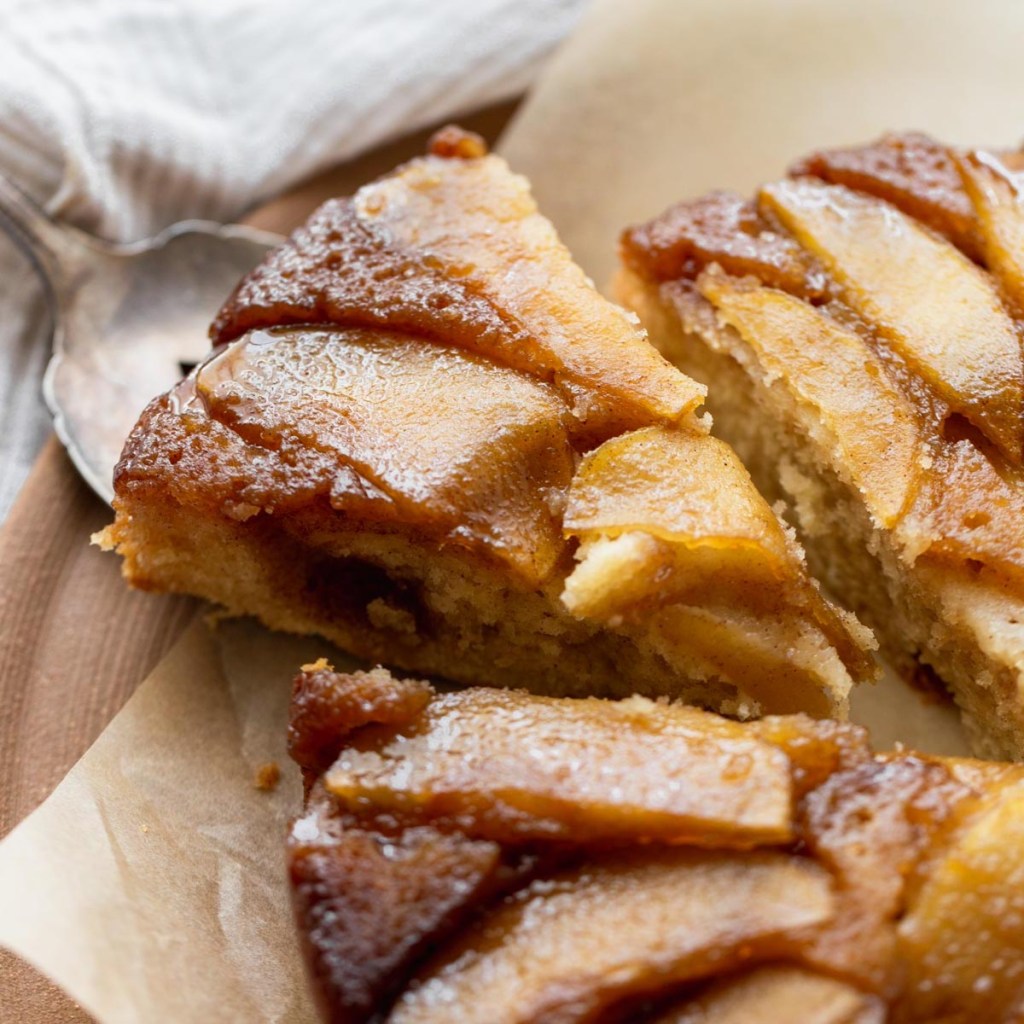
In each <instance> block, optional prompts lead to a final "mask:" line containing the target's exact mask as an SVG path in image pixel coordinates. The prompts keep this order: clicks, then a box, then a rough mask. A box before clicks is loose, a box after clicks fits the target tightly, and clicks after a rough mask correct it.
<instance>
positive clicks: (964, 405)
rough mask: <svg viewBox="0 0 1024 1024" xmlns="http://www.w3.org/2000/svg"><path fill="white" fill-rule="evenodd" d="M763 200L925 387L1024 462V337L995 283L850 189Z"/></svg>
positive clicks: (813, 187) (795, 189)
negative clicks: (896, 270)
mask: <svg viewBox="0 0 1024 1024" xmlns="http://www.w3.org/2000/svg"><path fill="white" fill-rule="evenodd" d="M760 199H761V202H763V203H765V204H766V205H767V206H768V208H769V209H770V210H771V211H772V212H773V213H774V214H775V215H776V216H778V217H779V219H780V220H781V222H782V223H783V224H784V225H785V226H786V228H787V229H788V230H790V231H791V232H792V233H793V234H794V235H795V237H796V238H797V240H798V241H799V242H800V243H801V245H803V246H805V247H806V248H808V249H809V250H810V251H811V252H813V253H814V254H815V255H816V256H817V257H818V258H819V259H820V260H821V261H822V262H823V263H824V264H825V266H826V267H827V268H828V270H829V272H830V273H831V275H832V276H833V278H834V279H835V281H836V282H837V284H838V286H839V290H840V294H841V295H842V297H843V298H844V300H845V301H846V302H847V303H848V304H849V305H850V306H851V307H852V308H853V309H854V310H855V311H856V312H857V313H858V314H859V315H860V316H862V317H863V318H864V319H865V320H866V321H867V322H868V324H869V325H870V326H871V327H872V328H873V329H874V330H875V331H877V333H878V335H879V336H880V337H881V338H883V339H884V340H885V342H886V343H887V344H889V345H891V346H892V347H893V348H894V349H895V350H896V352H897V353H898V354H899V355H900V356H901V357H902V358H903V359H904V360H905V361H906V362H907V363H908V364H909V365H910V366H911V367H912V368H913V370H914V371H915V373H916V374H917V375H918V376H919V377H920V379H921V380H922V381H924V383H925V384H926V385H927V386H928V387H929V388H930V389H932V390H933V391H934V392H935V394H936V395H938V397H939V398H941V399H942V400H943V401H944V402H946V403H947V404H948V405H949V407H950V408H951V409H953V410H954V411H955V412H959V413H961V414H962V415H963V416H965V417H966V418H967V419H968V420H969V421H970V422H972V423H973V424H975V426H977V427H978V429H979V430H981V432H982V433H983V434H984V435H985V436H986V437H987V438H988V439H989V440H990V441H991V442H992V443H993V444H994V445H995V446H996V447H997V448H998V449H999V450H1000V451H1001V452H1002V453H1003V454H1004V455H1005V456H1006V457H1007V458H1008V459H1009V460H1010V461H1011V462H1015V463H1018V464H1019V463H1020V461H1021V453H1022V430H1024V426H1022V423H1024V420H1022V417H1021V409H1022V407H1021V397H1022V383H1021V378H1022V368H1021V343H1020V335H1019V334H1018V330H1017V326H1016V325H1015V323H1014V322H1013V320H1012V319H1011V318H1010V316H1009V315H1008V313H1007V312H1006V310H1005V308H1004V307H1003V304H1002V302H1001V300H1000V297H999V293H998V290H997V289H996V288H995V286H994V284H993V282H992V279H991V278H990V277H989V276H988V275H987V274H985V273H984V272H983V271H981V270H980V269H978V268H977V267H976V266H975V265H974V264H973V263H971V262H970V260H968V259H967V258H966V257H965V256H964V255H963V254H962V253H961V252H959V250H957V249H956V248H955V247H954V246H952V245H950V244H949V243H948V242H946V241H944V240H942V239H939V238H936V237H935V236H934V235H932V234H930V233H929V232H927V231H925V230H924V229H922V228H921V227H920V226H919V225H918V224H917V223H916V222H915V221H914V220H913V219H912V218H910V217H908V216H906V215H905V214H903V213H901V212H900V211H898V210H896V209H895V208H893V207H892V206H889V205H888V204H886V203H883V202H880V201H878V200H876V199H872V198H868V197H865V196H861V195H859V194H858V193H856V192H852V191H850V190H849V189H847V188H844V187H843V186H840V185H822V184H817V183H815V182H812V181H795V182H782V183H779V184H776V185H768V186H765V187H764V188H763V189H762V190H761V192H760ZM894 266H898V267H899V273H898V274H894V273H893V267H894Z"/></svg>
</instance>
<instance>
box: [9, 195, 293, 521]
mask: <svg viewBox="0 0 1024 1024" xmlns="http://www.w3.org/2000/svg"><path fill="white" fill-rule="evenodd" d="M0 226H2V227H3V228H4V229H5V230H6V231H7V233H8V234H9V235H10V236H11V237H12V238H13V239H14V241H15V242H16V243H17V245H18V247H19V248H20V249H21V250H22V251H23V252H24V253H25V254H26V255H27V256H28V258H29V259H30V260H31V261H32V263H33V264H34V265H35V267H36V269H37V270H38V271H39V273H40V275H41V277H42V279H43V283H44V287H45V289H46V299H47V308H48V312H49V318H50V327H51V331H52V335H53V355H52V356H51V358H50V363H49V365H48V366H47V369H46V375H45V377H44V379H43V395H44V397H45V399H46V404H47V405H48V406H49V407H50V411H51V412H52V413H53V425H54V428H55V429H56V431H57V435H58V437H59V438H60V439H61V441H62V442H63V443H64V447H65V448H67V450H68V454H69V455H70V456H71V459H72V461H73V462H74V464H75V466H76V467H77V468H78V471H79V472H80V473H81V474H82V476H83V477H84V478H85V480H86V481H87V483H88V484H89V486H90V487H91V488H92V489H93V490H94V491H95V492H96V493H97V494H98V495H100V497H102V498H103V499H104V500H105V501H107V502H109V501H110V500H111V499H112V498H113V496H114V487H113V473H114V466H115V464H116V463H117V460H118V458H119V456H120V454H121V447H122V445H123V444H124V440H125V438H126V437H127V436H128V432H129V431H130V430H131V428H132V426H133V425H134V423H135V420H136V419H137V418H138V415H139V413H140V412H142V410H143V408H144V407H145V406H146V404H147V403H148V402H149V401H150V399H152V398H153V397H154V396H155V395H158V394H160V393H161V392H162V391H166V390H167V389H168V388H169V387H171V385H173V384H174V383H175V382H176V381H178V380H179V379H180V378H181V377H182V376H183V375H184V374H185V373H186V372H187V370H188V369H189V367H190V366H191V365H192V364H194V363H196V362H198V361H199V360H200V359H202V358H203V356H204V355H205V354H206V353H207V352H208V351H209V348H210V342H209V339H208V337H207V333H206V332H207V328H208V326H209V323H210V321H211V320H212V319H213V316H214V314H215V313H216V312H217V310H218V308H219V307H220V305H221V303H222V302H223V301H224V300H225V299H226V298H227V296H228V294H229V293H230V292H231V290H232V288H234V286H235V284H236V283H237V282H238V279H239V278H240V277H241V276H242V275H243V274H244V273H246V271H248V270H251V269H252V268H253V267H254V266H255V265H256V264H257V263H258V262H259V260H260V258H261V257H262V256H263V254H264V253H265V252H266V251H267V249H269V248H271V247H272V246H274V245H277V244H279V243H280V242H281V241H282V239H281V238H280V236H278V235H275V234H272V233H271V232H269V231H257V230H254V229H252V228H245V227H241V226H240V225H235V224H228V225H221V224H215V223H213V222H210V221H199V220H190V221H182V222H181V223H179V224H173V225H171V227H169V228H167V229H166V230H165V231H161V232H160V234H159V235H157V236H156V237H155V238H151V239H146V240H143V241H141V242H133V243H131V244H129V245H114V244H111V243H109V242H102V241H99V240H98V239H95V238H92V237H91V236H89V235H87V234H85V233H84V232H82V231H78V230H76V229H74V228H71V227H66V226H64V225H59V224H57V223H56V222H54V221H53V220H52V219H51V218H50V217H49V216H48V215H47V214H46V213H45V212H44V211H43V210H42V209H41V208H40V207H39V206H37V205H36V203H35V202H34V201H33V200H31V199H30V198H29V197H28V196H26V195H25V194H24V193H23V192H22V191H21V189H19V188H18V187H17V186H16V185H14V184H13V183H12V182H10V181H9V180H7V179H6V178H4V177H3V176H0Z"/></svg>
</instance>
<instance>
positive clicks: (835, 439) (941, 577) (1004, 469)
mask: <svg viewBox="0 0 1024 1024" xmlns="http://www.w3.org/2000/svg"><path fill="white" fill-rule="evenodd" d="M1022 166H1024V155H1022V154H1014V153H996V152H987V151H962V150H957V149H955V148H953V147H947V146H944V145H942V144H940V143H938V142H935V141H934V140H932V139H929V138H927V137H926V136H922V135H905V136H887V137H885V138H884V139H882V140H881V141H879V142H878V143H875V144H873V145H870V146H866V147H860V148H855V149H849V150H837V151H831V152H824V153H817V154H814V155H813V156H811V157H808V158H807V159H805V160H803V161H801V162H800V163H799V164H797V165H796V166H795V167H794V168H793V170H792V171H791V177H790V178H789V179H788V180H784V181H780V182H776V183H773V184H769V185H766V186H764V187H763V188H761V189H760V191H759V192H758V194H757V196H756V197H755V199H754V200H753V201H750V202H747V201H744V200H742V199H741V198H739V197H734V196H728V195H725V194H723V193H715V194H712V195H710V196H707V197H705V198H703V199H698V200H695V201H693V202H689V203H682V204H680V205H678V206H676V207H674V208H672V209H671V210H669V211H667V212H666V213H664V214H663V215H662V216H661V217H658V218H656V219H655V220H653V221H651V222H650V223H648V224H645V225H642V226H640V227H636V228H632V229H630V230H628V231H627V232H626V233H625V235H624V236H623V260H624V268H623V270H622V271H621V272H620V275H619V278H618V284H617V291H618V296H619V298H620V299H621V300H622V301H623V302H624V303H625V304H626V305H628V306H630V307H632V308H633V309H634V310H635V311H636V312H637V313H639V315H640V317H641V320H642V321H643V323H644V324H645V326H646V327H647V328H648V332H649V336H650V338H651V340H652V341H653V342H654V344H655V345H656V346H657V347H658V348H659V349H660V350H661V351H662V352H664V353H665V354H666V355H667V356H668V357H669V358H670V359H671V360H672V361H673V362H674V363H676V365H678V366H679V367H681V368H682V369H684V370H685V371H686V372H687V373H689V374H692V375H693V376H694V377H696V378H697V379H698V380H701V381H703V382H705V383H707V384H708V385H709V387H710V395H709V399H708V406H709V408H710V410H711V412H712V413H713V415H714V418H715V425H716V430H717V431H718V432H719V433H720V434H721V436H722V437H723V438H724V439H725V440H726V441H728V442H730V443H731V444H732V445H733V446H734V447H735V449H736V450H737V452H738V453H739V455H740V456H741V457H742V459H743V461H744V463H745V464H746V466H747V468H748V469H749V470H750V471H751V473H752V475H753V477H754V479H755V481H756V483H757V485H758V487H759V488H760V490H761V491H762V493H764V494H765V495H766V496H767V497H768V498H769V500H771V501H782V502H784V504H785V506H786V508H787V517H788V518H789V519H790V521H791V522H792V523H793V525H794V526H795V527H796V529H797V531H798V534H799V536H800V539H801V542H802V543H803V544H804V546H805V548H806V550H807V555H808V561H809V564H810V566H811V569H812V571H813V572H814V573H815V574H816V575H817V576H819V577H820V578H821V579H822V580H823V581H824V582H825V583H826V585H827V587H828V588H829V590H830V591H831V592H832V594H833V595H835V596H837V597H838V598H839V599H841V600H842V601H843V602H844V603H845V604H846V605H847V607H849V608H851V609H853V610H854V611H855V612H856V613H857V614H858V615H860V616H862V617H863V618H864V619H865V620H866V621H868V622H869V624H870V625H872V626H873V627H874V629H875V630H876V631H877V633H878V635H879V637H880V640H881V642H882V646H883V649H884V650H885V652H886V653H887V654H888V655H889V657H890V658H891V659H892V660H893V661H894V662H895V663H896V665H897V666H898V667H899V668H901V669H902V670H904V671H905V672H907V673H908V674H909V673H913V672H915V671H917V670H918V669H919V667H920V666H921V665H922V664H923V665H926V666H929V667H930V668H931V669H932V670H934V671H935V673H937V675H938V676H939V677H940V678H941V679H942V680H943V681H944V682H945V683H946V684H947V685H948V687H949V688H950V690H951V691H952V694H953V696H954V698H955V699H956V701H957V703H958V704H959V705H960V708H961V710H962V711H963V714H964V720H965V723H966V725H967V727H968V730H969V732H970V734H971V737H972V741H973V743H974V746H975V748H976V749H977V750H978V752H979V753H984V754H987V755H993V756H1003V757H1010V758H1016V759H1019V758H1022V757H1024V698H1022V697H1021V691H1022V686H1024V463H1022V459H1024V363H1022V356H1021V344H1022V338H1024V321H1022V319H1021V318H1022V314H1024V304H1022V303H1024V284H1022V282H1024V248H1022V245H1024V200H1022V198H1021V197H1022V195H1024V182H1022V178H1021V167H1022Z"/></svg>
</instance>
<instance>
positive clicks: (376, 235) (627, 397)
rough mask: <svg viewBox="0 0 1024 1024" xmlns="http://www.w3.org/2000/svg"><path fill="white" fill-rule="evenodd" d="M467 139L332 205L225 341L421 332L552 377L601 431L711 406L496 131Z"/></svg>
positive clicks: (228, 326) (238, 306) (216, 332)
mask: <svg viewBox="0 0 1024 1024" xmlns="http://www.w3.org/2000/svg"><path fill="white" fill-rule="evenodd" d="M454 135H455V133H454V132H449V133H448V136H447V137H439V138H438V139H437V140H435V143H434V145H433V151H434V154H435V155H432V156H427V157H424V158H422V159H418V160H413V161H412V162H411V163H409V164H406V165H405V166H404V167H403V168H400V169H399V170H398V171H397V172H396V173H395V174H393V175H392V176H390V177H388V178H385V179H383V180H382V181H379V182H376V183H374V184H371V185H368V186H366V187H365V188H363V189H362V190H360V191H359V192H358V193H357V194H356V196H355V197H354V198H353V199H352V200H332V201H330V202H328V203H325V204H324V206H322V207H321V208H320V209H319V210H318V211H317V212H316V213H315V214H314V215H313V216H312V217H311V218H310V220H309V222H308V223H307V224H306V226H305V227H304V228H302V229H301V230H300V231H298V232H296V234H295V235H294V236H293V238H292V239H290V240H289V241H288V242H286V243H285V244H284V245H283V246H281V247H280V248H279V249H276V250H275V251H274V252H272V253H271V254H270V255H268V256H267V258H266V259H265V260H264V262H263V263H262V264H261V265H260V266H259V267H257V268H256V269H255V270H254V271H253V272H252V273H250V274H249V275H248V276H247V277H246V278H245V279H244V280H243V281H242V283H241V284H240V285H239V287H238V288H237V289H236V290H235V293H234V294H233V295H232V296H231V298H230V299H229V300H228V302H227V303H226V305H225V306H224V308H223V309H222V310H221V312H220V314H219V315H218V317H217V320H216V322H215V323H214V327H213V329H212V332H211V333H212V336H213V338H214V340H215V341H216V342H218V343H223V342H227V341H231V340H233V339H234V338H237V337H239V336H240V335H241V334H244V333H245V332H246V331H249V330H252V329H253V328H260V327H272V326H279V325H282V324H296V323H299V324H324V323H332V324H337V325H339V326H343V327H358V326H363V327H374V328H384V329H391V330H398V331H405V332H408V333H411V334H415V335H417V336H418V337H421V338H422V337H427V338H429V339H431V340H433V341H440V342H442V343H444V344H450V345H457V346H460V347H462V348H464V349H469V350H470V351H474V352H478V353H480V354H481V355H483V356H485V357H486V358H488V359H491V360H494V361H496V362H498V363H501V364H504V365H505V366H508V367H511V368H512V369H515V370H519V371H521V372H524V373H528V374H531V375H533V376H535V377H539V378H540V379H541V380H543V381H545V382H549V383H552V384H553V385H554V386H555V387H556V388H557V389H558V390H559V392H560V393H561V395H562V396H563V398H564V399H565V400H566V401H567V402H568V403H569V405H570V406H572V407H573V410H574V412H575V414H576V417H577V419H578V420H579V421H581V422H582V424H583V427H584V430H585V431H586V432H588V433H590V434H592V435H593V436H596V437H607V436H610V435H612V434H615V433H618V432H620V431H622V430H626V429H630V428H633V427H638V426H643V425H646V424H648V423H651V422H675V421H677V420H679V419H681V418H683V417H684V416H686V414H687V413H688V412H689V411H690V410H692V409H694V408H695V407H696V406H697V405H699V404H700V403H701V402H702V401H703V398H704V395H705V393H706V390H705V388H704V387H702V386H701V385H699V384H697V383H696V382H695V381H693V380H690V379H689V378H688V377H685V376H684V375H683V374H681V373H680V372H679V371H678V370H676V369H674V368H673V367H672V366H671V365H670V364H669V363H668V362H667V361H666V360H665V359H664V358H663V357H662V356H661V355H659V354H658V352H657V351H656V350H655V349H654V348H652V347H651V346H650V345H649V344H647V342H646V340H645V338H644V336H643V334H642V332H641V331H639V330H638V329H637V328H636V327H635V326H634V325H633V323H631V322H630V320H629V318H628V317H627V315H626V313H625V312H624V311H623V310H622V309H620V308H618V307H617V306H614V305H612V304H611V303H610V302H608V301H607V300H605V299H604V298H602V297H601V296H600V295H599V294H598V293H597V291H596V290H595V289H594V287H593V284H592V283H591V282H590V281H589V279H588V278H587V277H586V275H585V274H584V273H583V271H582V270H581V269H580V268H579V267H578V266H576V265H575V264H574V263H573V261H572V259H571V257H570V256H569V252H568V250H567V249H566V248H565V246H564V245H562V243H561V242H560V241H559V240H558V236H557V235H556V234H555V230H554V228H553V227H552V226H551V224H550V223H549V222H548V221H547V220H545V219H544V218H543V217H542V216H541V215H540V214H539V213H538V212H537V207H536V204H535V203H534V201H533V198H532V196H531V195H530V191H529V187H528V185H527V182H526V179H525V178H521V177H519V176H517V175H514V174H512V173H511V172H510V171H509V169H508V166H507V165H506V164H505V162H504V161H503V160H501V159H499V158H498V157H493V156H486V155H484V154H485V153H486V148H485V147H484V145H483V141H482V140H480V139H474V138H472V137H469V136H466V135H465V134H462V135H460V136H459V137H458V138H455V137H453V136H454Z"/></svg>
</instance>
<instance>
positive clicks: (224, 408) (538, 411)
mask: <svg viewBox="0 0 1024 1024" xmlns="http://www.w3.org/2000/svg"><path fill="white" fill-rule="evenodd" d="M195 387H196V391H197V392H198V395H199V397H200V398H201V399H202V401H203V402H204V403H205V404H206V408H207V411H208V412H209V415H210V416H211V417H213V418H214V419H216V420H219V421H220V422H222V423H225V424H227V425H228V426H230V428H231V429H232V430H233V431H235V432H236V433H237V434H239V435H240V436H241V437H242V438H243V439H244V440H245V441H247V442H248V443H250V444H252V445H257V446H261V447H265V448H272V449H274V450H275V451H277V452H280V453H282V455H283V456H284V457H283V458H282V459H281V460H280V461H281V462H282V463H283V464H284V465H285V466H292V465H294V466H297V467H299V468H300V471H301V473H302V475H303V476H304V477H305V478H307V479H310V480H313V481H315V482H316V486H318V487H319V488H320V489H321V490H322V491H323V492H324V493H326V494H327V495H329V497H330V500H331V503H332V504H333V505H334V506H335V507H336V508H340V509H344V510H345V511H346V512H348V513H349V514H351V515H353V516H354V517H355V518H369V519H370V520H371V521H381V520H383V521H385V522H386V521H388V520H391V521H393V522H395V523H396V524H402V525H404V526H408V525H410V524H412V525H414V526H415V527H416V528H417V529H419V530H421V531H423V532H425V533H427V534H428V535H430V536H432V537H434V538H438V539H441V540H443V541H445V542H449V543H453V544H460V545H472V546H476V547H477V548H478V549H483V550H484V551H485V552H486V553H488V554H489V555H491V556H492V557H494V558H497V559H501V560H502V561H504V562H506V563H507V564H509V565H511V566H512V567H513V568H514V569H516V570H518V571H519V572H521V573H522V574H523V575H524V576H525V577H526V578H527V579H529V580H530V581H531V582H536V581H538V580H540V579H543V578H544V576H546V574H547V573H548V572H549V571H550V569H551V567H552V565H553V564H554V561H555V559H556V558H557V557H558V555H559V554H560V552H561V549H562V541H561V538H560V537H559V533H558V525H557V516H556V508H554V507H551V506H549V505H548V504H547V503H546V501H545V500H544V495H552V496H556V495H558V494H559V493H560V492H562V491H564V490H566V489H567V488H568V484H569V481H570V479H571V477H572V471H573V453H572V448H571V447H570V443H569V439H568V435H567V433H566V429H565V422H566V418H567V417H566V413H565V408H564V406H563V404H562V402H561V401H559V399H558V397H557V396H556V395H554V394H553V393H552V392H551V390H550V389H548V388H547V387H545V386H544V385H542V384H538V383H537V382H535V381H533V380H531V379H530V378H528V377H524V376H522V375H520V374H517V373H514V372H512V371H510V370H506V369H504V368H502V367H497V366H493V365H492V364H490V363H487V362H485V361H484V360H482V359H480V358H477V357H475V356H472V355H469V354H467V353H464V352H461V351H459V350H458V349H452V348H444V347H441V346H439V345H425V344H423V342H422V341H421V340H419V339H413V338H409V337H406V336H403V335H398V334H393V333H391V332H385V331H372V332H371V331H363V330H355V329H349V330H344V331H331V330H300V329H295V328H289V329H277V330H271V331H254V332H252V333H251V334H249V335H247V336H245V337H244V338H241V339H239V340H238V341H236V342H234V343H233V344H232V345H231V346H230V347H229V348H228V349H226V350H224V351H223V352H221V353H220V354H219V355H217V356H215V357H214V358H213V359H212V360H210V361H209V362H207V363H206V364H205V365H204V366H203V367H201V368H200V370H199V372H198V375H197V377H196V380H195ZM271 490H273V488H271ZM265 501H266V502H272V501H273V499H272V497H267V498H266V499H265ZM552 501H553V505H555V506H557V503H558V500H557V498H556V497H553V499H552ZM250 504H251V507H252V512H253V514H255V513H256V512H258V511H259V510H260V508H264V507H267V506H266V504H264V503H263V502H261V501H260V500H259V495H254V496H252V497H251V498H250Z"/></svg>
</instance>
